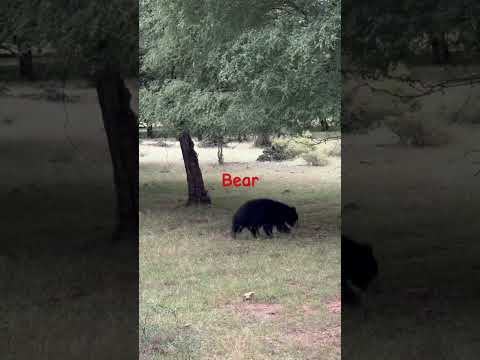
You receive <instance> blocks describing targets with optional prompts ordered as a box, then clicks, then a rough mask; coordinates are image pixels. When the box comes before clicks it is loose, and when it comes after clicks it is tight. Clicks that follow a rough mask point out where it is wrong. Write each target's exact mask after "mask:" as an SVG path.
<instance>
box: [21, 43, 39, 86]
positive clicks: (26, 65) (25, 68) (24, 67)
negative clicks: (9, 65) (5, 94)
mask: <svg viewBox="0 0 480 360" xmlns="http://www.w3.org/2000/svg"><path fill="white" fill-rule="evenodd" d="M18 69H19V72H20V77H21V78H22V79H26V80H28V81H34V80H35V73H34V71H33V56H32V51H31V50H30V49H28V50H27V51H24V52H20V54H19V55H18Z"/></svg>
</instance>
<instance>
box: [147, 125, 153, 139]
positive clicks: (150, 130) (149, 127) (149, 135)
mask: <svg viewBox="0 0 480 360" xmlns="http://www.w3.org/2000/svg"><path fill="white" fill-rule="evenodd" d="M147 138H150V139H152V138H153V125H147Z"/></svg>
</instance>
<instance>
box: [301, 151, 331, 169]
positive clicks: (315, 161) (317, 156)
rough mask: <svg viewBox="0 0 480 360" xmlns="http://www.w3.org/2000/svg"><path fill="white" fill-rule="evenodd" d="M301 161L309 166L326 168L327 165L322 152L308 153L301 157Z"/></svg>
mask: <svg viewBox="0 0 480 360" xmlns="http://www.w3.org/2000/svg"><path fill="white" fill-rule="evenodd" d="M302 158H303V160H305V161H306V162H307V164H308V165H311V166H326V165H328V159H327V158H326V155H325V154H324V153H323V152H320V151H318V150H315V151H310V152H308V153H306V154H303V155H302Z"/></svg>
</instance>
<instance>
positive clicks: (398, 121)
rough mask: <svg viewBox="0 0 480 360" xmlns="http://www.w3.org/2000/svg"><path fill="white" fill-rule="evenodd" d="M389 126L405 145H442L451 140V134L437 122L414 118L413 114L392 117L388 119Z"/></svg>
mask: <svg viewBox="0 0 480 360" xmlns="http://www.w3.org/2000/svg"><path fill="white" fill-rule="evenodd" d="M386 125H387V127H388V128H389V129H390V130H391V131H392V132H393V133H394V134H395V135H397V136H398V140H399V142H400V143H401V144H403V145H410V146H417V147H423V146H442V145H446V144H448V143H449V142H450V136H449V134H448V133H447V132H446V131H445V130H443V129H442V127H441V126H440V125H439V124H437V126H434V125H433V124H431V123H429V122H427V121H425V120H423V121H422V120H420V119H418V118H414V117H412V116H409V117H405V118H399V117H390V118H388V119H387V121H386Z"/></svg>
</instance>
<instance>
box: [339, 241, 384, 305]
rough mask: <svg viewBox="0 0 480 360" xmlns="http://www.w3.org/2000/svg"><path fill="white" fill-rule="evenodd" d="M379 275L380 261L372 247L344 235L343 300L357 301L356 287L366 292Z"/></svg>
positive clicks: (348, 301)
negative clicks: (374, 254) (378, 261)
mask: <svg viewBox="0 0 480 360" xmlns="http://www.w3.org/2000/svg"><path fill="white" fill-rule="evenodd" d="M377 275H378V263H377V260H376V259H375V257H374V256H373V251H372V247H371V246H370V245H368V244H362V243H358V242H356V241H354V240H352V239H350V238H349V237H347V236H345V235H342V280H341V287H342V302H345V303H347V304H348V303H349V304H354V303H356V302H357V296H356V295H355V291H354V288H353V287H355V288H357V289H359V290H360V291H361V292H363V293H365V292H366V290H367V288H368V286H369V285H370V283H371V282H372V281H373V280H374V279H375V278H376V277H377Z"/></svg>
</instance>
